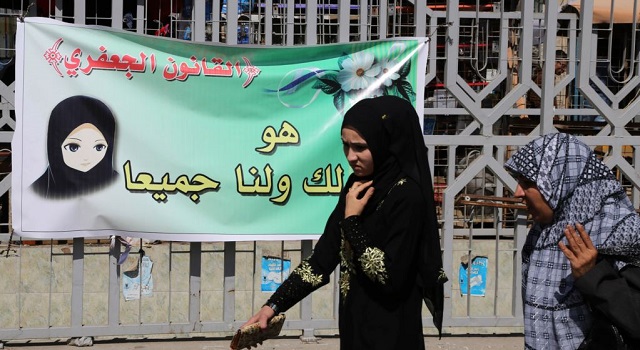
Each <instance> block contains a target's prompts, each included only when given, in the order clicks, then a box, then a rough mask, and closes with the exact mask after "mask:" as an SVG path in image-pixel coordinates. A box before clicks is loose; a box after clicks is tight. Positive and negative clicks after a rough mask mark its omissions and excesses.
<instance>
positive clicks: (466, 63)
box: [0, 0, 640, 340]
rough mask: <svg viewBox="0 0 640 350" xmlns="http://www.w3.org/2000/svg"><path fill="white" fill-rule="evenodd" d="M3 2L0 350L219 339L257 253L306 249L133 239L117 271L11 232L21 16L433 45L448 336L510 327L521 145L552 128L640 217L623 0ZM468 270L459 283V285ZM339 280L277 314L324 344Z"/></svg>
mask: <svg viewBox="0 0 640 350" xmlns="http://www.w3.org/2000/svg"><path fill="white" fill-rule="evenodd" d="M15 2H16V3H18V4H17V5H15V4H12V5H8V7H6V8H0V20H1V21H2V27H3V28H4V31H0V33H2V34H3V35H4V36H3V44H2V45H3V46H1V47H0V78H1V80H2V82H1V83H0V111H1V115H0V125H2V129H0V143H1V144H2V146H1V147H0V167H1V170H0V176H1V180H0V193H2V196H1V197H0V205H1V206H2V207H1V211H0V213H1V215H2V216H1V217H0V219H1V225H0V232H1V233H0V238H1V245H0V271H3V272H2V275H3V281H4V283H2V284H0V293H1V297H0V339H1V340H12V339H33V338H66V337H80V336H132V335H138V334H144V335H149V334H162V335H166V334H170V335H174V334H189V335H192V334H198V333H206V334H207V335H210V336H228V335H230V334H231V333H232V331H233V330H235V329H236V328H237V327H238V326H239V325H240V324H242V323H243V322H244V320H246V319H247V318H249V317H250V316H251V315H252V314H253V312H254V311H256V310H257V309H258V308H259V307H260V305H261V304H262V303H263V302H264V300H266V299H267V297H268V294H265V293H261V292H260V288H259V287H260V281H259V278H260V274H259V273H258V270H259V269H260V258H261V257H264V256H275V257H279V258H282V259H288V260H290V261H291V264H292V266H295V265H296V264H297V263H299V262H300V260H301V257H304V256H307V255H309V254H310V252H311V251H312V249H313V243H314V242H312V241H293V242H289V241H286V242H262V241H260V242H226V243H211V242H207V243H181V242H148V241H142V240H138V241H136V242H135V243H136V244H137V245H135V246H134V248H133V252H132V253H131V254H130V256H129V258H128V259H127V261H126V262H125V263H124V264H122V265H118V260H119V258H120V255H121V251H122V247H121V246H120V243H118V242H117V241H115V242H113V245H111V243H112V242H111V241H110V239H109V238H107V237H105V239H102V240H84V239H81V238H77V239H74V240H73V241H46V242H42V241H34V240H29V238H26V237H21V238H18V237H13V236H12V235H11V232H10V225H11V220H10V215H9V213H10V203H9V196H10V181H11V173H10V162H11V154H10V152H11V145H10V141H11V137H12V133H13V130H14V128H15V118H16V116H15V107H14V106H15V94H14V89H15V83H14V82H13V78H12V77H11V66H12V60H13V59H14V52H13V50H14V44H13V38H14V37H13V35H14V33H15V21H17V20H19V19H17V17H18V16H20V15H22V14H26V15H28V16H46V17H51V18H55V19H58V20H62V21H67V22H73V23H78V24H96V25H105V26H111V27H116V28H121V29H123V30H130V31H135V32H138V33H141V34H148V35H162V36H171V37H174V38H180V39H183V40H191V41H198V42H215V43H225V44H227V45H245V44H256V45H314V44H326V43H332V42H350V41H363V40H375V39H384V38H388V37H396V36H419V37H429V38H430V54H429V59H428V65H427V74H426V86H425V87H424V89H425V97H426V100H425V101H424V103H425V115H424V118H425V123H424V125H425V130H424V133H425V143H426V144H427V146H428V149H429V157H430V159H431V161H432V169H431V170H432V174H433V175H434V187H435V189H436V200H437V201H438V203H439V206H438V215H439V218H440V219H441V222H442V231H441V232H442V247H443V257H444V264H445V271H446V273H447V274H448V275H449V278H450V282H449V283H447V284H446V286H445V295H446V300H445V302H446V303H445V313H444V327H445V332H447V333H512V332H521V331H522V324H523V322H522V301H521V299H520V285H521V278H520V249H521V247H522V244H523V242H524V237H525V236H526V232H527V225H528V223H529V222H528V221H527V217H526V214H525V213H524V211H523V210H522V207H521V206H519V205H518V204H517V203H514V202H512V201H510V199H509V198H510V197H511V193H512V189H513V188H515V181H514V179H513V178H511V177H510V176H509V175H508V174H507V173H506V172H505V171H504V169H503V168H502V164H503V163H504V161H505V160H506V158H507V157H508V156H509V155H510V154H511V152H513V151H514V150H515V149H517V147H518V146H520V145H523V144H525V143H527V142H528V141H530V140H531V139H533V138H535V137H536V136H538V135H542V134H545V133H548V132H552V131H556V130H557V131H562V132H568V133H573V134H579V135H582V136H584V138H583V140H584V141H585V142H586V143H588V144H589V145H591V146H593V147H594V150H595V151H596V152H597V153H598V154H599V155H600V156H601V157H603V158H604V159H605V162H606V164H607V165H609V166H610V167H611V168H612V169H614V171H615V173H616V175H617V176H618V177H619V180H620V181H621V182H622V183H623V185H624V186H625V188H627V189H628V194H629V195H630V196H631V198H632V200H633V203H634V204H635V205H636V206H638V204H640V203H639V201H640V196H638V194H639V193H638V188H639V185H640V178H639V177H638V174H637V173H636V171H635V167H636V165H637V162H638V152H637V151H636V149H637V147H638V146H639V145H640V138H638V136H636V135H638V134H639V133H640V128H639V127H640V124H638V122H639V120H638V115H639V114H640V102H639V99H638V94H639V91H640V89H639V86H638V85H639V83H640V77H639V73H638V71H639V70H640V61H639V58H638V51H639V48H640V45H639V44H640V43H639V40H638V23H637V17H635V16H632V15H631V16H627V17H628V18H623V16H621V15H619V14H618V13H619V11H620V7H621V6H622V5H625V4H628V2H625V3H623V2H622V1H618V3H617V2H616V1H615V0H612V1H611V2H612V5H611V6H609V11H608V12H606V11H605V13H604V14H601V13H599V12H598V11H599V9H598V8H595V9H594V5H593V1H584V0H583V1H569V3H570V4H569V3H567V1H558V0H549V1H545V2H542V1H539V0H521V1H517V0H501V1H493V2H491V1H486V0H482V1H481V0H451V1H444V0H433V1H432V0H427V1H426V2H416V1H401V0H352V1H343V0H308V1H303V0H280V1H279V0H273V1H262V0H236V1H231V2H227V1H226V0H180V1H179V0H166V1H151V0H138V1H137V2H127V3H125V2H124V1H123V0H113V1H111V2H110V3H107V4H105V2H98V1H94V0H89V1H78V0H76V1H64V0H56V1H55V5H53V6H51V7H49V1H44V2H41V1H37V2H35V3H34V5H33V6H31V5H29V6H27V4H26V3H25V2H23V1H15ZM637 2H638V0H635V3H637ZM2 6H7V5H2ZM611 9H613V10H614V11H611ZM635 9H636V7H633V9H622V11H621V13H625V12H626V13H627V14H628V13H635V12H634V11H635ZM614 43H615V45H616V46H615V47H614V46H613V44H614ZM565 54H566V57H565V56H564V55H565ZM478 257H482V258H486V261H488V264H487V270H486V275H484V279H485V281H484V282H485V283H486V284H485V285H486V288H485V290H484V293H483V294H482V295H475V294H474V293H472V292H471V288H470V281H469V277H471V272H470V271H471V269H470V268H468V267H469V266H470V265H472V264H473V261H474V260H475V259H476V258H478ZM151 264H152V265H151ZM145 269H147V271H145ZM150 271H151V273H149V272H150ZM465 273H466V274H467V275H466V277H467V281H469V282H468V283H466V284H465V286H466V287H465V286H462V283H461V282H460V280H461V279H463V277H465V276H463V275H464V274H465ZM461 274H462V275H461ZM145 275H147V276H148V275H150V276H152V277H153V293H152V294H149V293H147V292H148V291H144V290H143V289H142V288H140V289H139V293H138V295H137V297H136V296H135V295H133V296H130V298H125V296H124V295H123V281H124V280H125V278H129V277H131V278H135V277H136V276H137V277H138V278H140V279H141V278H142V276H145ZM335 280H336V279H335V278H333V279H332V283H330V284H329V285H328V286H325V287H323V288H322V289H320V290H319V291H317V292H315V293H314V294H313V295H312V296H310V297H308V298H306V299H305V300H303V301H302V302H301V303H300V304H299V305H298V306H295V307H294V308H293V309H292V310H291V311H289V312H288V321H287V323H286V324H285V328H286V332H289V334H302V336H303V337H306V338H313V337H314V335H319V334H337V308H338V304H337V295H338V293H337V286H336V284H335ZM423 314H425V315H428V313H427V312H426V311H425V312H423ZM424 324H425V326H426V327H425V334H434V333H435V330H434V329H433V328H432V327H431V320H430V319H429V318H425V320H424Z"/></svg>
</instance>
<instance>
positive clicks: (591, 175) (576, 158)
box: [505, 134, 640, 350]
mask: <svg viewBox="0 0 640 350" xmlns="http://www.w3.org/2000/svg"><path fill="white" fill-rule="evenodd" d="M505 168H506V169H507V170H508V171H510V172H512V173H513V174H515V175H517V176H522V177H524V178H526V179H527V180H529V181H532V182H534V183H535V184H536V186H537V187H538V189H539V190H540V193H541V194H542V196H543V197H544V199H545V200H546V201H547V202H548V204H549V205H550V207H551V208H552V209H553V211H554V218H553V221H552V222H551V223H550V224H546V225H541V224H539V223H534V225H533V227H532V228H531V230H530V231H529V234H528V235H527V240H526V242H525V245H524V248H523V250H522V283H523V285H522V297H523V302H524V322H525V347H526V348H527V349H537V350H542V349H576V348H578V346H579V345H580V343H581V342H582V340H583V339H584V337H585V335H586V333H587V331H588V330H589V328H590V326H591V312H590V311H589V308H588V306H587V305H586V304H585V301H584V300H583V298H582V296H581V294H580V292H579V291H578V290H577V289H576V288H575V287H574V279H573V276H572V275H571V266H570V264H569V260H568V259H567V258H566V257H565V255H564V254H563V253H562V251H561V250H560V248H559V247H558V243H559V242H560V241H561V240H562V239H563V237H564V229H565V227H566V226H567V225H568V224H571V225H573V224H575V223H581V224H582V225H584V227H585V230H586V231H587V232H588V233H589V236H590V238H591V240H592V241H593V243H594V245H595V246H596V248H597V250H598V255H599V257H603V256H609V257H610V258H611V259H612V260H614V261H615V266H616V267H617V268H618V269H621V268H623V267H624V266H625V265H627V264H632V265H636V266H640V217H639V216H638V214H636V211H635V209H634V207H633V205H632V203H631V201H630V200H629V197H628V196H627V194H626V192H625V190H624V189H623V188H622V186H621V185H620V183H619V182H618V181H617V180H616V178H615V176H614V175H613V173H612V172H611V170H610V169H609V168H608V167H607V166H606V165H605V164H604V163H602V162H601V161H600V160H599V159H597V158H596V156H595V154H594V153H593V151H592V150H591V149H590V148H589V146H587V145H585V144H584V143H583V142H581V141H580V140H578V139H577V138H576V137H574V136H572V135H568V134H549V135H545V136H542V137H540V138H538V139H536V140H534V141H532V142H530V143H529V144H527V145H526V146H524V147H523V148H522V149H520V150H519V151H518V152H517V153H515V154H514V155H513V156H512V157H511V158H510V159H509V160H508V161H507V163H506V164H505ZM565 243H566V242H565Z"/></svg>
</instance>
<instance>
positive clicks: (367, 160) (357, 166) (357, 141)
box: [342, 127, 373, 177]
mask: <svg viewBox="0 0 640 350" xmlns="http://www.w3.org/2000/svg"><path fill="white" fill-rule="evenodd" d="M342 149H343V151H344V155H345V157H346V158H347V161H348V162H349V166H351V169H353V173H354V174H355V175H356V176H358V177H366V176H369V175H371V174H373V156H372V155H371V151H370V150H369V146H368V145H367V141H365V140H364V139H363V138H362V136H361V135H360V133H358V132H357V131H356V130H354V129H351V128H349V127H346V128H343V129H342Z"/></svg>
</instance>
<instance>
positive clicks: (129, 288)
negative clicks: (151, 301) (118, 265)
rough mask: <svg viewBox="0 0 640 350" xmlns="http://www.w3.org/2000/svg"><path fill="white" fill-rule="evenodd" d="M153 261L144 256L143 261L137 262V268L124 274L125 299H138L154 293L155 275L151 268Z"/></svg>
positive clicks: (123, 288) (123, 289) (123, 293)
mask: <svg viewBox="0 0 640 350" xmlns="http://www.w3.org/2000/svg"><path fill="white" fill-rule="evenodd" d="M152 267H153V262H152V261H151V259H150V258H149V257H148V256H144V257H142V262H141V263H140V264H136V267H135V269H133V270H130V271H125V272H124V273H123V274H122V295H123V296H124V300H126V301H129V300H136V299H140V297H141V296H143V297H148V296H151V295H152V294H153V276H152V275H151V268H152Z"/></svg>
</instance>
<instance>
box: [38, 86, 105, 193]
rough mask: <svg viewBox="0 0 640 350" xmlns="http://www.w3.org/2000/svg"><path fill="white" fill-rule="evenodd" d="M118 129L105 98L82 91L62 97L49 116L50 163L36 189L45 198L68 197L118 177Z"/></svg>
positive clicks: (95, 187)
mask: <svg viewBox="0 0 640 350" xmlns="http://www.w3.org/2000/svg"><path fill="white" fill-rule="evenodd" d="M115 132H116V121H115V118H114V116H113V113H112V112H111V110H110V109H109V107H107V105H105V104H104V103H103V102H102V101H100V100H98V99H95V98H93V97H89V96H82V95H77V96H71V97H69V98H66V99H64V100H62V101H60V103H58V104H57V105H56V106H55V107H54V108H53V110H52V111H51V116H50V117H49V127H48V129H47V159H48V160H49V164H48V166H47V169H46V170H45V172H44V173H43V174H42V175H41V176H40V177H39V178H38V179H37V180H36V181H34V183H33V185H32V187H33V189H34V191H35V192H36V193H37V194H39V195H41V196H42V197H45V198H49V199H64V198H70V197H74V196H77V195H83V194H88V193H91V192H93V191H97V190H99V189H101V188H103V187H105V186H106V185H108V184H110V183H112V182H113V181H115V180H116V178H117V176H118V173H117V172H116V170H115V169H114V167H113V152H114V149H115Z"/></svg>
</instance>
